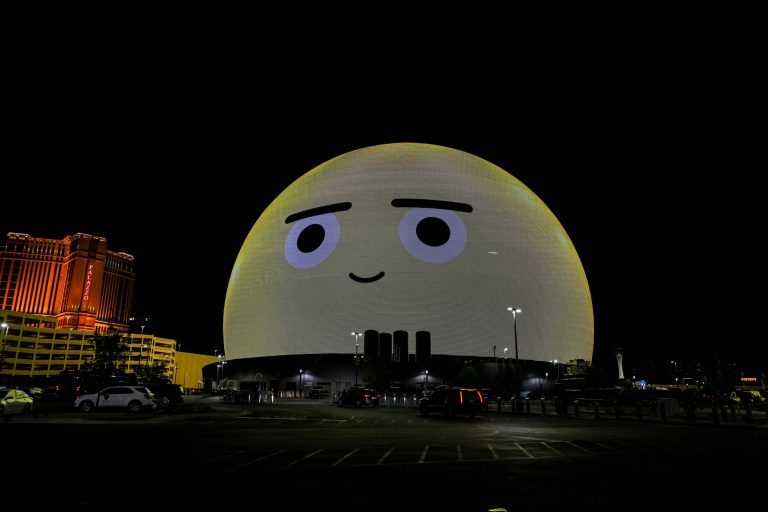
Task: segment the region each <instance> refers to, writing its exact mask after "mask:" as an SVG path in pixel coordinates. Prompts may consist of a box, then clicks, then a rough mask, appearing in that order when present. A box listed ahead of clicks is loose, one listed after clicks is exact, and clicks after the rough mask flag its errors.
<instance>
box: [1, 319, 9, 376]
mask: <svg viewBox="0 0 768 512" xmlns="http://www.w3.org/2000/svg"><path fill="white" fill-rule="evenodd" d="M0 327H2V329H3V345H2V347H0V372H2V371H3V361H5V343H6V341H7V340H8V329H10V327H11V325H10V324H9V323H8V322H3V323H2V324H0Z"/></svg>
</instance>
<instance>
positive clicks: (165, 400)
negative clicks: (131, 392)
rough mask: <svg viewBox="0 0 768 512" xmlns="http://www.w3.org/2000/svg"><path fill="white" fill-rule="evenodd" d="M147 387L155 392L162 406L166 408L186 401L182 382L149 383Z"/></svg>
mask: <svg viewBox="0 0 768 512" xmlns="http://www.w3.org/2000/svg"><path fill="white" fill-rule="evenodd" d="M145 387H146V388H147V389H149V390H150V391H151V392H152V393H154V394H155V396H156V397H157V401H158V403H159V405H160V407H163V408H166V407H170V406H172V405H176V404H180V403H182V402H183V401H184V388H183V387H182V386H181V384H166V383H159V384H158V383H149V384H145Z"/></svg>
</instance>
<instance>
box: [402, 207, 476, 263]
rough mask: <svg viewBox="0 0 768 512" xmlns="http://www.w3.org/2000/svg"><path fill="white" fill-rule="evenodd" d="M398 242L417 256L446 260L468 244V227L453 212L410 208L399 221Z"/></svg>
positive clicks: (438, 261) (440, 260) (430, 260)
mask: <svg viewBox="0 0 768 512" xmlns="http://www.w3.org/2000/svg"><path fill="white" fill-rule="evenodd" d="M400 242H401V243H402V244H403V247H405V249H406V250H407V251H408V252H409V253H411V254H412V255H413V256H414V257H415V258H416V259H419V260H421V261H425V262H427V263H445V262H447V261H451V260H452V259H453V258H455V257H456V256H458V255H459V254H461V251H463V250H464V246H466V245H467V228H466V226H464V222H463V221H462V220H461V217H459V216H458V215H457V214H456V212H453V211H450V210H440V209H437V208H411V209H410V210H408V211H407V212H405V215H403V218H402V219H401V220H400Z"/></svg>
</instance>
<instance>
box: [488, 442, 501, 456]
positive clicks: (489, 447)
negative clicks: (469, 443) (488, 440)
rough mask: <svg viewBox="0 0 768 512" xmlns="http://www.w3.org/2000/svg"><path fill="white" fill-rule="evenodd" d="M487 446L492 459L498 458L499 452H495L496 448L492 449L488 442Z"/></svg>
mask: <svg viewBox="0 0 768 512" xmlns="http://www.w3.org/2000/svg"><path fill="white" fill-rule="evenodd" d="M487 446H488V449H489V450H490V451H491V455H493V458H494V459H498V458H499V454H498V453H496V450H494V449H493V446H491V445H490V444H488V445H487Z"/></svg>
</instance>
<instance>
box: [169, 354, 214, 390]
mask: <svg viewBox="0 0 768 512" xmlns="http://www.w3.org/2000/svg"><path fill="white" fill-rule="evenodd" d="M218 360H219V359H218V358H217V357H216V356H208V355H204V354H193V353H191V352H176V372H175V376H174V379H173V383H174V384H181V385H182V386H184V389H193V388H201V389H202V387H203V366H206V365H209V364H211V363H215V362H217V361H218Z"/></svg>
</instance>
